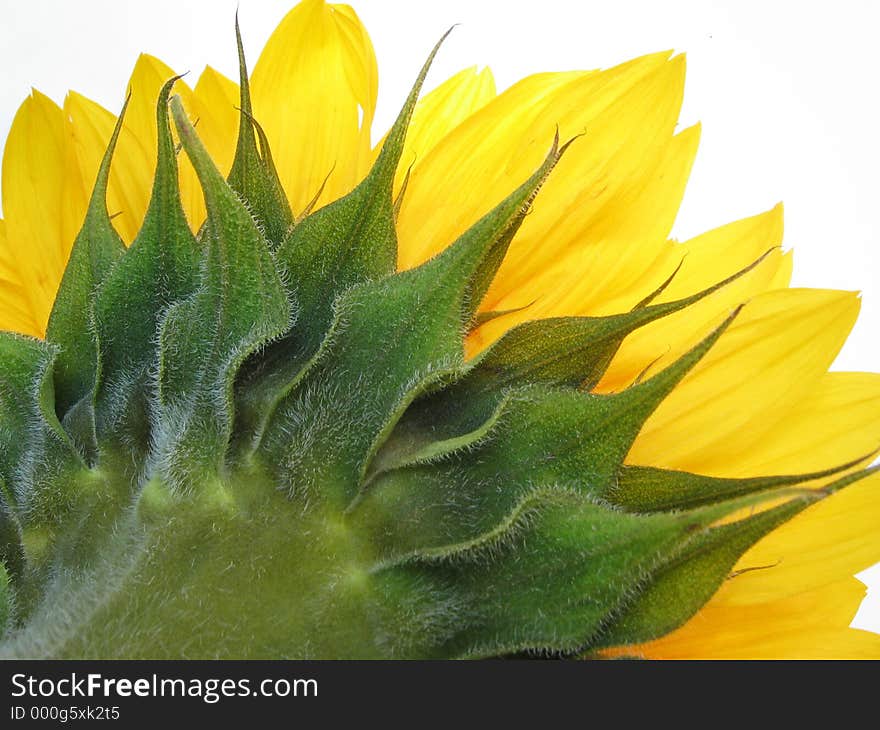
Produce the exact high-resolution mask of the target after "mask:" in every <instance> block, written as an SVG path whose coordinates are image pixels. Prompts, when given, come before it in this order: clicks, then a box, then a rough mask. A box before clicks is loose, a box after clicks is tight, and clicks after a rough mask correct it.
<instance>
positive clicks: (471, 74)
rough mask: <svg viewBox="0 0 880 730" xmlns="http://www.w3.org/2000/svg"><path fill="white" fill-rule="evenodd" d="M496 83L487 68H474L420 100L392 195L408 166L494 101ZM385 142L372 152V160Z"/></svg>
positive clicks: (452, 78)
mask: <svg viewBox="0 0 880 730" xmlns="http://www.w3.org/2000/svg"><path fill="white" fill-rule="evenodd" d="M495 95H496V92H495V79H494V78H493V76H492V72H491V71H490V70H489V69H488V68H484V69H482V70H481V71H478V70H477V67H476V66H472V67H471V68H466V69H464V70H462V71H459V72H458V73H457V74H455V75H454V76H451V77H450V78H448V79H447V80H446V81H444V82H443V83H442V84H440V86H438V87H437V88H436V89H434V90H433V91H431V92H430V93H428V94H425V96H423V97H422V98H421V99H419V101H418V103H417V104H416V108H415V110H414V112H413V116H412V120H411V121H410V125H409V128H408V129H407V133H406V143H405V145H404V148H403V154H402V155H401V157H400V159H401V164H400V167H399V169H398V170H397V178H396V180H395V183H396V186H395V188H396V189H395V192H397V191H398V190H399V189H400V185H401V184H402V182H403V179H404V178H405V177H406V174H407V170H408V169H409V167H410V166H412V167H413V168H415V167H417V166H418V163H419V162H420V161H421V160H422V159H423V158H424V157H425V156H426V155H427V153H428V152H430V151H431V150H432V149H433V148H434V147H436V146H437V144H438V143H439V142H440V141H441V140H442V139H443V138H444V137H445V136H446V135H447V134H449V133H450V132H451V131H452V130H453V129H455V128H456V127H457V126H458V125H459V124H461V123H462V122H464V121H465V120H466V119H467V118H468V117H470V116H472V115H473V114H475V113H476V112H477V111H479V110H480V109H482V108H483V107H484V106H485V105H486V104H488V103H489V102H490V101H491V100H492V99H494V98H495ZM384 141H385V139H384V138H383V139H382V141H381V142H380V143H379V144H377V145H376V146H375V147H374V148H373V160H375V158H376V157H377V156H378V154H379V151H380V150H381V149H382V144H383V143H384Z"/></svg>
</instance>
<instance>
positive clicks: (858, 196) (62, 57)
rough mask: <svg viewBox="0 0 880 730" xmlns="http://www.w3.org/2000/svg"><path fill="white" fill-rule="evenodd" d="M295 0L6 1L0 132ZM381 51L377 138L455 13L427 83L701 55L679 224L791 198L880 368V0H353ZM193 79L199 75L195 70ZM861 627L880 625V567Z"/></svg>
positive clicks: (112, 105) (251, 34)
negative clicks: (668, 53) (696, 128)
mask: <svg viewBox="0 0 880 730" xmlns="http://www.w3.org/2000/svg"><path fill="white" fill-rule="evenodd" d="M294 2H295V0H76V1H75V2H71V1H70V0H0V18H2V27H0V68H2V69H3V72H2V76H3V81H2V84H0V139H3V140H5V138H6V134H7V133H8V130H9V125H10V124H11V121H12V117H13V115H14V113H15V110H16V109H17V108H18V105H19V104H20V103H21V101H22V100H23V99H24V97H25V96H26V95H27V94H28V93H29V89H30V87H31V86H33V87H35V88H38V89H39V90H40V91H42V92H43V93H45V94H48V95H49V96H50V97H52V98H53V99H55V100H56V101H58V102H61V100H62V99H63V97H64V94H65V93H66V91H67V90H68V88H72V89H75V90H77V91H79V92H81V93H83V94H85V95H86V96H89V97H91V98H93V99H95V100H97V101H98V102H100V103H101V104H103V105H104V106H106V107H107V108H108V109H111V110H112V111H114V112H116V111H117V110H118V108H119V106H120V104H121V101H122V99H123V96H124V93H125V89H126V83H127V80H128V75H129V73H130V71H131V68H132V67H133V65H134V62H135V59H136V57H137V54H138V53H139V52H140V51H147V52H149V53H152V54H153V55H156V56H158V57H159V58H161V59H162V60H164V61H165V62H166V63H168V64H169V65H170V66H171V67H172V68H175V69H176V70H177V71H179V72H180V71H185V70H190V71H192V72H193V74H194V76H195V77H197V76H198V74H199V73H200V72H201V70H202V68H203V67H204V66H205V64H206V63H210V64H211V65H212V66H214V67H215V68H217V69H218V70H220V71H222V72H223V73H225V74H227V75H228V76H230V77H232V78H236V74H237V70H236V62H235V52H234V51H235V49H234V36H233V25H232V24H233V16H234V13H235V9H236V7H239V12H240V19H241V23H242V30H243V33H244V39H245V48H246V52H247V54H248V58H249V60H250V63H251V66H253V63H254V62H255V61H256V58H257V56H258V55H259V51H260V49H261V48H262V46H263V43H264V42H265V40H266V38H267V37H268V36H269V34H270V33H271V31H272V29H273V28H274V27H275V25H276V24H277V22H278V21H279V20H280V19H281V18H282V17H283V15H284V14H285V13H286V12H287V10H288V9H289V8H290V7H291V5H293V4H294ZM354 3H355V8H356V9H357V11H358V13H359V14H360V16H361V18H362V19H363V21H364V22H365V24H366V26H367V28H368V29H369V31H370V33H371V35H372V38H373V42H374V44H375V47H376V53H377V56H378V61H379V73H380V87H379V88H380V91H379V111H378V115H377V119H376V126H375V133H376V136H377V137H378V135H380V134H381V133H382V132H383V131H384V130H385V129H386V128H387V126H388V124H389V123H390V121H391V120H392V119H393V117H394V115H395V114H396V112H397V108H398V105H399V104H400V103H401V102H402V100H403V98H404V97H405V95H406V92H407V90H408V89H409V86H410V84H411V83H412V80H413V78H414V75H415V73H416V72H417V69H418V66H419V64H420V63H421V61H422V60H423V57H424V55H425V54H426V52H427V51H428V50H429V49H430V47H431V46H432V45H433V43H434V42H435V41H436V39H437V38H438V36H439V35H440V34H441V33H442V32H443V31H444V30H445V29H446V28H447V27H448V26H449V25H451V24H452V23H456V22H457V23H461V25H460V27H459V28H458V29H457V30H456V31H455V32H454V33H453V35H452V37H451V38H450V39H449V41H448V42H447V43H446V45H445V46H444V48H443V50H442V52H441V54H440V56H439V58H438V60H437V63H436V64H435V66H434V68H433V70H432V73H431V76H430V78H429V82H428V87H431V86H433V85H436V84H437V83H439V82H440V81H441V80H443V79H444V78H446V77H447V76H449V75H451V74H452V73H453V72H455V71H458V70H459V69H461V68H463V67H465V66H470V65H473V64H479V65H489V66H491V68H492V70H493V72H494V74H495V78H496V81H497V83H498V87H499V89H502V88H504V87H506V86H508V85H510V84H511V83H512V82H513V81H515V80H516V79H518V78H519V77H521V76H524V75H527V74H529V73H531V72H534V71H543V70H562V69H572V68H595V67H600V66H609V65H613V64H615V63H617V62H619V61H623V60H626V59H627V58H630V57H633V56H637V55H641V54H643V53H646V52H649V51H656V50H665V49H675V50H677V51H684V52H686V53H687V56H688V79H687V87H686V94H685V102H684V110H683V114H682V119H681V122H682V125H683V126H687V125H690V124H691V123H693V122H695V121H698V120H700V121H702V122H703V133H702V143H701V147H700V153H699V155H698V157H697V161H696V164H695V166H694V169H693V173H692V175H691V182H690V185H689V187H688V192H687V195H686V196H685V201H684V205H683V208H682V211H681V215H680V216H679V219H678V222H677V224H676V228H675V231H674V233H675V234H676V235H677V236H678V237H679V238H682V239H684V238H687V237H689V236H691V235H694V234H696V233H699V232H701V231H703V230H706V229H709V228H712V227H715V226H716V225H718V224H721V223H724V222H727V221H729V220H733V219H735V218H739V217H743V216H746V215H750V214H753V213H757V212H760V211H763V210H766V209H767V208H769V207H771V206H772V205H773V204H775V203H776V202H777V201H779V200H783V201H784V202H785V205H786V234H785V242H786V247H794V248H795V268H794V284H795V285H796V286H818V287H831V288H839V289H848V290H861V291H863V292H864V296H863V301H862V313H861V317H860V319H859V322H858V323H857V325H856V327H855V330H854V331H853V334H852V336H851V337H850V340H849V342H848V343H847V344H846V346H845V347H844V350H843V352H842V353H841V355H840V357H839V358H838V360H837V362H836V363H835V366H834V367H835V369H838V370H871V371H878V370H880V345H878V344H877V338H876V333H877V332H878V331H880V253H878V251H880V222H878V218H877V216H876V214H875V211H876V210H877V201H878V199H880V184H878V179H877V175H878V170H880V135H878V133H877V130H878V129H880V119H878V116H880V103H878V94H877V88H878V86H877V78H876V75H877V71H878V69H880V63H878V53H880V52H878V50H877V49H878V46H877V44H876V40H875V36H876V30H877V28H878V27H880V22H878V21H880V3H877V2H876V1H875V0H837V2H835V3H834V4H833V6H830V5H829V4H828V3H827V2H820V1H819V0H802V1H801V2H794V0H792V1H791V2H789V1H787V0H664V1H663V2H656V1H653V0H614V1H613V2H583V1H582V0H531V1H528V2H527V1H526V0H443V1H440V2H426V1H424V0H360V1H359V2H358V1H357V0H354ZM193 81H194V79H193ZM861 577H862V579H863V580H865V581H866V582H867V583H868V584H869V586H871V589H870V590H869V595H868V598H867V599H866V601H865V602H864V603H863V605H862V608H861V609H860V611H859V614H858V616H857V617H856V620H855V622H854V625H857V626H861V627H863V628H870V629H873V630H874V631H878V632H880V566H875V568H873V569H872V570H870V571H866V573H863V574H862V576H861Z"/></svg>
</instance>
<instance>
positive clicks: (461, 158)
mask: <svg viewBox="0 0 880 730" xmlns="http://www.w3.org/2000/svg"><path fill="white" fill-rule="evenodd" d="M668 56H669V54H654V55H652V56H645V57H643V58H640V59H636V60H634V61H631V62H629V63H626V64H623V65H621V66H618V67H615V68H613V69H609V70H607V71H602V72H593V73H586V72H581V73H577V72H572V73H567V74H539V75H536V76H532V77H529V78H527V79H524V80H523V81H520V82H519V83H517V84H515V85H514V86H513V87H511V88H510V89H508V90H507V91H506V92H504V93H503V94H501V95H500V96H498V97H497V98H496V99H495V100H494V101H492V102H490V103H489V104H487V105H486V106H485V107H483V108H482V109H481V110H480V111H479V112H477V113H476V114H474V115H473V116H472V117H471V118H470V119H468V120H467V121H466V122H464V123H463V124H461V125H459V126H458V127H457V128H456V129H455V130H454V131H453V132H452V133H451V134H449V135H448V136H447V137H446V138H445V139H444V140H443V141H442V142H441V143H440V144H438V145H437V146H436V147H435V148H434V149H433V150H432V151H431V152H430V153H429V154H428V156H427V157H426V158H425V159H424V160H423V161H422V162H421V164H419V166H418V170H414V171H413V175H412V178H411V180H410V187H409V189H408V191H407V195H406V197H405V199H404V202H403V206H402V209H401V213H400V219H399V225H398V234H399V239H400V248H401V251H400V264H401V266H402V267H411V266H413V265H415V264H417V263H419V262H421V261H423V260H425V259H426V258H428V257H430V256H431V255H433V254H435V253H436V252H438V251H439V250H441V249H442V248H444V247H445V246H447V245H448V244H449V243H450V242H451V241H453V240H454V239H455V238H456V237H457V236H458V235H459V234H460V233H461V232H462V231H463V230H465V229H466V228H467V227H468V226H469V225H470V224H471V223H473V222H474V221H475V220H476V219H477V218H478V217H479V216H480V215H482V214H483V213H485V212H486V211H487V210H489V209H490V208H491V207H492V206H493V205H495V204H496V203H497V202H499V201H500V200H501V199H502V198H503V197H505V196H506V195H507V194H508V193H509V192H511V190H513V189H514V188H515V187H516V186H517V185H519V184H520V183H521V182H522V181H523V180H524V179H526V178H527V177H528V175H529V174H530V173H531V172H533V171H534V169H535V167H537V165H538V164H540V161H541V160H542V159H543V157H544V156H545V155H546V153H547V150H548V148H549V145H550V141H551V140H552V137H553V134H554V132H555V130H556V129H557V126H558V128H559V130H560V135H561V137H562V139H568V138H570V137H573V136H575V135H578V134H581V133H585V137H584V138H583V139H581V140H578V141H577V142H576V143H575V144H574V145H573V146H572V148H571V149H570V150H569V153H568V154H566V156H565V158H564V159H563V160H562V162H561V163H560V164H559V166H558V167H557V169H556V170H555V171H554V173H553V175H552V176H551V177H550V180H549V181H548V183H547V185H546V188H545V190H544V191H542V193H541V198H540V199H539V204H538V205H536V206H535V209H534V210H533V212H532V214H531V216H530V218H529V220H528V221H527V223H526V225H525V226H523V230H521V231H520V234H519V235H518V236H517V239H516V242H515V244H514V246H512V247H511V251H510V257H511V259H510V260H511V263H509V264H506V265H507V266H510V267H511V270H512V271H515V270H517V266H518V264H519V263H521V262H523V261H525V260H529V261H532V264H533V265H534V266H536V267H537V263H538V262H535V261H534V260H533V259H534V257H538V259H539V260H540V261H543V262H549V261H555V260H557V257H558V255H559V253H560V251H561V248H560V247H561V246H562V245H564V244H565V239H564V237H563V238H562V240H561V241H559V242H551V243H550V244H542V245H541V246H540V247H539V248H536V247H535V242H534V240H531V239H530V237H529V236H528V235H527V233H528V231H529V230H530V229H531V230H533V231H535V232H539V231H546V230H547V219H548V217H549V218H551V219H555V220H559V219H560V218H564V219H566V220H576V219H578V218H579V217H582V216H590V215H595V213H596V211H598V210H600V209H601V208H602V207H603V206H604V205H605V203H606V201H607V200H609V199H613V197H614V194H615V193H616V192H617V190H618V189H619V188H620V186H621V185H625V184H626V183H627V182H628V181H630V179H631V174H632V172H633V170H634V163H635V160H636V158H639V161H640V162H641V161H642V159H643V158H644V157H645V156H647V157H648V159H652V158H653V157H654V155H656V154H658V151H659V150H660V149H662V147H663V146H664V145H665V144H666V142H667V141H668V139H669V137H670V136H671V135H672V132H673V129H674V125H675V120H676V117H677V114H678V107H679V105H680V102H681V88H682V74H683V69H684V64H683V61H682V59H681V58H676V59H672V60H671V61H670V60H669V58H668ZM612 118H613V119H614V120H615V121H614V122H612ZM613 124H617V132H616V133H614V131H613V130H612V126H613ZM609 140H611V143H610V144H609V143H608V142H609ZM639 177H640V178H641V175H639ZM575 179H577V181H578V182H577V184H576V185H575V184H573V183H572V182H571V181H573V180H575ZM475 190H479V191H481V193H480V195H474V194H473V191H475ZM540 201H545V203H546V204H543V205H542V204H541V203H540ZM569 230H570V229H566V232H568V231H569ZM499 281H502V279H501V278H499ZM507 281H509V283H510V285H511V286H512V285H513V282H512V281H511V280H507ZM500 285H502V284H498V285H496V286H500Z"/></svg>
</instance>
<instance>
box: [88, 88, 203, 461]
mask: <svg viewBox="0 0 880 730" xmlns="http://www.w3.org/2000/svg"><path fill="white" fill-rule="evenodd" d="M177 78H179V77H175V78H173V79H170V80H169V81H168V82H167V83H166V84H165V85H164V86H163V87H162V90H161V91H160V93H159V99H158V102H157V106H156V122H157V128H158V161H157V164H156V174H155V178H154V180H153V190H152V196H151V198H150V203H149V206H148V207H147V212H146V216H145V217H144V222H143V225H142V226H141V229H140V231H139V232H138V235H137V237H136V238H135V240H134V242H133V243H132V245H131V247H130V248H129V249H128V250H127V251H126V252H125V254H124V255H123V256H122V258H121V259H120V260H119V262H118V263H117V264H116V266H114V267H113V269H112V270H111V271H110V273H109V274H108V275H107V277H106V278H105V280H104V282H103V283H102V284H101V286H100V288H99V289H98V293H97V296H96V298H95V328H96V332H97V337H98V351H99V353H98V362H99V368H100V373H99V378H98V382H97V384H96V389H95V391H96V392H95V420H96V431H97V437H98V439H99V440H100V441H104V440H105V439H108V438H112V439H113V440H115V441H120V440H122V441H124V442H125V443H126V444H128V445H129V446H131V447H132V448H133V449H135V450H137V451H139V452H141V453H143V452H146V450H147V449H148V448H149V437H150V433H149V422H150V418H151V413H150V411H151V403H150V401H151V399H152V396H151V391H152V386H153V383H152V382H151V378H152V377H153V376H152V375H151V373H152V371H154V370H155V368H156V367H157V365H158V361H159V353H158V351H157V343H156V336H155V334H156V331H157V328H158V325H159V323H160V321H161V320H162V318H163V316H164V315H165V312H166V310H167V309H168V307H169V306H171V305H172V304H174V303H175V302H178V301H180V300H182V299H184V298H186V297H188V296H190V295H191V294H192V293H193V292H194V291H195V289H196V286H197V280H198V275H199V259H200V256H201V251H200V249H199V247H198V244H197V243H196V240H195V237H194V236H193V234H192V233H191V231H190V228H189V225H188V223H187V220H186V215H185V214H184V212H183V206H182V204H181V201H180V190H179V186H178V177H177V156H176V150H175V145H174V141H173V140H172V137H171V127H170V124H169V119H168V99H169V96H170V94H171V89H172V87H173V85H174V83H175V81H177Z"/></svg>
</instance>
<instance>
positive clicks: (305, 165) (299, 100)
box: [251, 0, 378, 213]
mask: <svg viewBox="0 0 880 730" xmlns="http://www.w3.org/2000/svg"><path fill="white" fill-rule="evenodd" d="M251 91H252V96H253V106H254V114H255V117H256V119H257V121H258V122H260V124H261V125H262V126H263V128H264V129H265V130H266V134H267V135H268V137H269V142H270V144H271V146H272V155H273V157H274V159H275V163H276V165H277V167H278V174H279V177H280V178H281V183H282V185H283V186H284V189H285V191H286V192H287V195H288V198H289V199H290V201H291V205H292V207H293V210H294V212H295V213H299V212H300V211H302V210H303V208H305V206H306V205H307V204H308V202H309V201H310V200H311V199H312V198H313V197H314V195H315V193H316V192H317V191H318V189H319V188H320V186H321V183H322V182H323V181H324V179H325V178H326V177H327V175H328V174H329V173H330V172H331V170H332V174H330V179H329V181H328V183H327V186H326V188H325V189H324V193H323V195H322V197H321V202H327V201H330V200H333V199H335V198H338V197H340V196H341V195H343V194H344V193H346V192H348V191H349V190H350V189H351V188H352V187H354V185H355V183H356V182H357V181H358V180H359V179H360V177H361V176H362V175H363V174H364V172H365V170H366V168H367V165H368V163H369V160H370V150H371V144H370V124H371V122H372V119H373V114H374V112H375V109H376V95H377V91H378V71H377V69H376V59H375V55H374V53H373V46H372V44H371V42H370V39H369V36H368V35H367V32H366V30H365V29H364V27H363V25H362V24H361V22H360V20H359V19H358V17H357V15H356V14H355V12H354V11H353V10H352V9H351V8H350V7H348V6H347V5H328V4H326V3H324V2H323V1H322V0H305V1H304V2H302V3H300V4H299V5H297V6H296V7H295V8H294V9H293V10H291V11H290V12H289V13H288V14H287V16H286V17H285V18H284V19H283V20H282V21H281V23H280V24H279V25H278V27H277V28H276V29H275V31H274V32H273V33H272V36H271V37H270V38H269V41H268V42H267V43H266V47H265V48H264V49H263V53H262V55H261V56H260V58H259V60H258V61H257V64H256V66H255V67H254V71H253V74H252V76H251Z"/></svg>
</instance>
